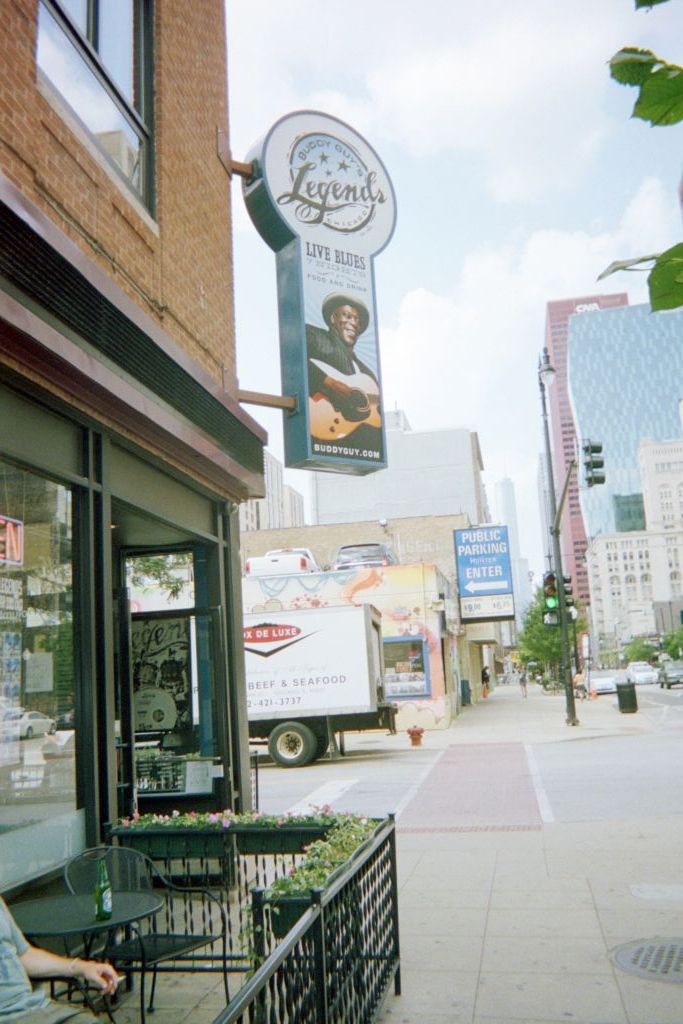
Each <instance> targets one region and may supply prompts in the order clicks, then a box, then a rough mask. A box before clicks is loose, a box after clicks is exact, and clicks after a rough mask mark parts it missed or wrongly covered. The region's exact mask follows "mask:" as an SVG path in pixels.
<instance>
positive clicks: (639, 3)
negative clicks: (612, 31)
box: [635, 0, 669, 10]
mask: <svg viewBox="0 0 683 1024" xmlns="http://www.w3.org/2000/svg"><path fill="white" fill-rule="evenodd" d="M668 2H669V0H635V4H636V10H638V8H639V7H654V6H655V4H668Z"/></svg>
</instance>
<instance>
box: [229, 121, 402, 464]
mask: <svg viewBox="0 0 683 1024" xmlns="http://www.w3.org/2000/svg"><path fill="white" fill-rule="evenodd" d="M247 159H248V161H249V162H250V163H252V164H253V165H254V166H255V168H256V174H255V176H254V177H253V178H251V179H249V180H248V181H246V182H245V186H244V198H245V202H246V205H247V210H248V211H249V215H250V216H251V219H252V220H253V222H254V224H255V226H256V228H257V229H258V231H259V233H260V234H261V236H262V237H263V238H264V240H265V241H266V242H267V243H268V245H269V246H270V247H271V248H272V249H274V250H275V252H276V253H277V279H278V306H279V318H280V363H281V370H282V389H283V392H284V394H286V395H294V396H295V397H296V399H297V407H296V410H295V411H294V412H292V413H287V414H285V420H284V432H285V465H287V466H295V467H297V468H299V469H302V468H304V469H306V468H307V469H326V470H331V471H334V472H339V473H351V474H365V473H372V472H374V471H375V470H377V469H382V468H384V467H385V466H386V442H385V436H384V417H383V411H382V386H381V373H380V365H379V347H378V340H377V311H376V306H375V281H374V256H375V255H376V254H377V253H379V252H380V251H381V250H382V249H383V248H384V247H385V246H386V244H387V242H388V241H389V239H390V238H391V235H392V233H393V230H394V224H395V220H396V203H395V199H394V192H393V187H392V184H391V181H390V179H389V176H388V174H387V172H386V170H385V168H384V165H383V164H382V162H381V160H380V159H379V157H378V156H377V154H376V153H375V151H374V150H373V149H372V148H371V147H370V146H369V145H368V143H367V142H366V141H365V140H364V139H363V138H362V137H361V136H360V135H358V134H357V132H355V131H354V130H353V129H352V128H350V127H349V126H348V125H346V124H344V122H343V121H338V120H337V119H336V118H334V117H330V116H329V115H328V114H321V113H318V112H315V111H299V112H297V113H293V114H288V115H287V116H286V117H283V118H282V119H281V120H280V121H278V122H277V123H276V124H275V125H274V126H273V127H272V128H271V130H270V131H269V133H268V134H267V136H266V137H265V139H263V140H262V141H261V142H260V143H258V144H257V146H256V147H255V148H254V150H253V151H252V152H251V153H250V154H249V156H248V158H247Z"/></svg>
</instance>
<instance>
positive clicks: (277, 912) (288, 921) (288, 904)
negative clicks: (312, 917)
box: [270, 896, 311, 939]
mask: <svg viewBox="0 0 683 1024" xmlns="http://www.w3.org/2000/svg"><path fill="white" fill-rule="evenodd" d="M310 905H311V899H310V897H309V896H282V897H281V898H280V899H279V900H277V902H275V901H273V902H272V903H271V904H270V930H271V931H272V933H273V935H274V936H275V938H276V939H284V937H285V935H286V934H287V932H288V931H290V930H291V929H292V928H293V927H294V925H295V924H296V922H297V921H298V920H299V918H300V917H301V915H302V914H303V913H304V911H306V910H308V908H309V907H310Z"/></svg>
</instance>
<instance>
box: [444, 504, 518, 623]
mask: <svg viewBox="0 0 683 1024" xmlns="http://www.w3.org/2000/svg"><path fill="white" fill-rule="evenodd" d="M454 541H455V561H456V565H457V570H458V592H459V595H460V619H461V621H462V622H482V621H483V622H489V621H491V620H492V619H497V620H506V619H514V617H515V605H514V598H513V592H512V567H511V565H510V544H509V540H508V528H507V526H491V525H489V524H486V525H483V526H471V527H469V529H467V530H455V531H454Z"/></svg>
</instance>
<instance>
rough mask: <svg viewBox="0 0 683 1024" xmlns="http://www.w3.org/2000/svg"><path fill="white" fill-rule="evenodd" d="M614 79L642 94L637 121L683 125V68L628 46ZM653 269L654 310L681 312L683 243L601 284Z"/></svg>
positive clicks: (628, 264)
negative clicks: (619, 276)
mask: <svg viewBox="0 0 683 1024" xmlns="http://www.w3.org/2000/svg"><path fill="white" fill-rule="evenodd" d="M634 2H635V6H636V10H637V9H638V8H641V7H648V8H649V7H654V6H655V5H656V4H661V3H669V2H670V0H634ZM609 68H610V74H611V76H612V78H613V79H614V80H615V81H616V82H619V83H620V84H621V85H628V86H632V87H634V88H636V89H637V90H638V98H637V100H636V102H635V106H634V107H633V114H632V116H633V117H639V118H641V119H642V120H643V121H647V122H648V123H649V124H650V125H652V126H653V127H663V126H667V125H672V124H678V123H679V122H680V121H683V67H681V66H679V65H678V64H670V63H669V62H668V61H666V60H663V59H662V58H661V57H658V56H657V54H656V53H653V52H652V50H641V49H639V48H638V47H636V46H625V47H624V48H623V49H621V50H619V52H618V53H615V55H614V56H613V57H612V59H611V60H610V62H609ZM646 264H648V265H651V270H650V273H649V275H648V279H647V283H648V289H649V292H650V305H651V307H652V309H653V310H661V309H678V308H679V307H680V306H683V243H678V244H677V245H674V246H672V247H671V248H670V249H667V250H665V251H664V252H661V253H655V254H654V255H649V256H637V257H635V258H631V259H625V260H615V261H614V263H611V264H610V265H609V267H607V268H606V269H605V270H604V271H603V272H602V274H600V276H599V278H598V280H599V281H600V280H602V279H603V278H605V277H607V276H608V275H609V274H613V273H615V272H616V271H618V270H634V269H641V268H643V266H644V265H646Z"/></svg>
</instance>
